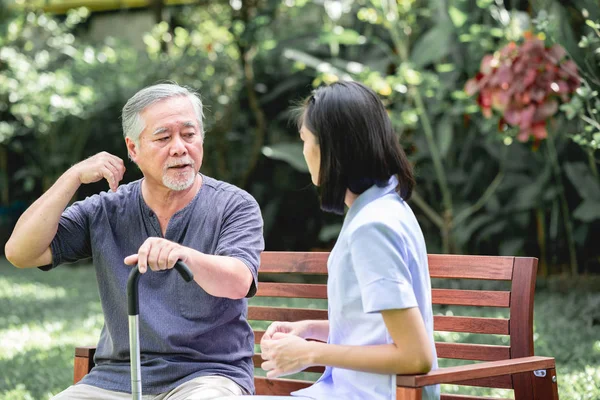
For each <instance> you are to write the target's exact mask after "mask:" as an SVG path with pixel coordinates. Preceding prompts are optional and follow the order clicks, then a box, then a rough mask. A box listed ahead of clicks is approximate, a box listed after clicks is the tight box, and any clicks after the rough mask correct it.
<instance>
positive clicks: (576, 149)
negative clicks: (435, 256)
mask: <svg viewBox="0 0 600 400" xmlns="http://www.w3.org/2000/svg"><path fill="white" fill-rule="evenodd" d="M527 33H532V34H535V35H536V37H539V38H542V39H543V40H544V42H545V44H546V46H548V47H550V46H553V45H559V46H561V47H562V48H564V50H565V51H566V57H567V58H568V59H570V60H573V61H574V62H575V64H576V65H577V70H578V74H579V76H580V78H581V85H580V87H579V89H577V91H576V92H575V93H573V94H572V95H570V96H569V98H568V99H563V100H562V101H561V106H560V109H559V110H557V112H555V113H554V114H553V115H552V116H551V117H549V118H548V119H547V121H546V128H547V132H548V139H543V138H531V139H529V140H528V141H526V142H521V141H519V140H517V136H518V133H519V132H518V131H519V129H518V127H512V126H508V125H507V124H506V123H505V120H504V118H503V115H502V113H498V112H495V113H494V114H493V115H492V116H491V117H490V118H487V117H486V116H484V115H483V113H482V108H481V101H479V102H478V101H477V98H476V97H475V96H469V95H467V93H466V91H465V84H466V83H467V81H468V80H469V79H471V78H474V77H477V76H478V72H480V65H481V64H482V59H483V58H484V56H485V55H488V54H494V53H495V52H497V51H498V50H499V49H501V48H502V47H504V46H505V45H506V44H508V43H511V42H515V43H521V42H522V41H523V38H524V37H525V36H526V34H527ZM347 78H351V79H354V80H359V81H362V82H364V83H365V84H367V85H369V86H370V87H372V88H373V89H374V90H375V91H376V92H377V93H379V94H380V96H381V98H382V100H383V101H384V103H385V105H386V107H387V108H388V110H389V115H390V117H391V119H392V121H393V124H394V126H395V128H396V131H397V133H398V136H399V139H400V140H401V143H402V145H403V146H404V148H405V149H406V151H407V154H408V155H409V157H410V159H411V161H412V162H413V164H414V165H415V171H416V174H417V191H416V193H415V195H414V198H413V200H411V206H412V208H413V210H414V211H415V213H416V214H417V217H418V218H419V222H420V224H421V226H422V228H423V231H424V234H425V237H426V240H427V245H428V251H429V252H430V253H466V254H491V255H496V254H499V255H523V256H534V257H538V258H539V260H540V263H539V276H540V279H541V281H540V282H555V283H554V285H555V286H553V287H554V288H555V289H556V288H560V287H565V288H569V289H570V290H573V291H577V290H581V294H580V295H579V297H577V296H578V295H577V294H572V295H566V294H565V296H567V299H566V300H565V301H564V302H562V303H561V301H562V300H559V303H560V306H561V307H571V308H570V309H568V310H564V309H563V311H564V312H565V313H566V315H567V316H566V317H565V318H567V321H571V322H569V323H567V322H565V323H564V326H568V325H569V324H570V323H572V324H574V325H572V326H573V327H580V328H578V329H576V330H570V332H573V335H574V336H569V337H568V341H563V342H561V343H564V346H563V347H561V346H558V345H556V347H552V345H551V344H549V345H548V347H547V348H546V349H550V350H549V351H548V352H545V355H551V356H556V357H557V358H558V360H559V365H560V363H561V362H564V363H565V364H563V368H567V367H568V368H570V371H571V372H570V373H571V375H569V376H571V377H573V378H572V379H573V380H574V382H575V381H576V383H573V384H572V385H571V386H569V389H565V385H562V387H561V391H562V392H561V393H562V394H563V395H564V396H566V398H568V399H571V398H573V399H577V398H582V399H583V398H585V399H599V398H600V391H599V390H598V389H597V386H598V385H599V382H600V377H599V374H600V368H599V367H598V364H599V363H600V360H599V359H600V344H599V343H600V342H599V340H598V339H599V338H600V318H598V316H597V314H596V316H595V317H594V316H593V315H591V314H590V313H589V311H590V310H593V309H595V310H597V309H598V297H597V296H595V295H593V294H592V293H593V292H594V289H590V290H588V289H585V290H583V289H581V288H582V286H584V285H587V287H592V288H596V289H597V288H598V286H594V285H593V284H592V285H588V284H589V283H590V282H595V280H594V277H596V279H597V276H598V273H599V272H600V246H598V245H595V243H597V242H596V240H597V239H594V237H597V236H598V233H599V230H600V178H599V175H598V162H599V159H598V148H599V147H600V115H599V113H600V97H599V96H598V90H599V89H600V5H599V3H598V0H569V1H566V0H530V1H527V0H504V1H503V0H315V1H308V0H283V1H281V0H0V243H4V242H5V240H6V239H7V237H8V236H9V235H10V232H11V231H12V228H13V226H14V223H15V222H16V219H17V218H18V216H19V215H20V213H21V212H22V211H23V210H24V209H25V208H26V207H27V206H28V205H29V204H30V203H31V202H32V201H33V200H34V199H36V198H37V197H38V196H39V195H40V194H41V193H43V192H44V191H45V190H46V189H47V188H48V187H49V186H50V185H51V184H52V183H53V182H54V180H55V179H56V178H57V177H58V176H59V175H60V174H61V173H62V172H64V171H65V170H66V169H67V168H68V167H69V166H71V165H72V164H74V163H76V162H77V161H79V160H81V159H83V158H86V157H88V156H90V155H92V154H95V153H97V152H99V151H108V152H110V153H113V154H115V155H118V156H120V157H121V158H123V159H124V160H127V154H126V149H125V146H124V141H123V138H122V131H121V125H120V119H119V114H120V109H121V108H122V106H123V105H124V103H125V102H126V100H127V99H128V98H129V97H130V96H131V95H133V93H135V92H136V91H137V90H139V89H140V88H142V87H144V86H146V85H150V84H153V83H157V82H160V81H165V80H172V81H176V82H178V83H180V84H184V85H188V86H190V87H192V88H194V89H197V90H198V91H199V92H200V93H201V95H202V98H203V101H204V103H205V105H206V122H205V126H206V130H207V136H206V143H205V158H204V165H203V167H202V171H203V172H204V173H205V174H207V175H210V176H213V177H215V178H218V179H221V180H225V181H229V182H231V183H233V184H236V185H238V186H240V187H242V188H244V189H246V190H247V191H249V192H250V193H251V194H252V195H253V196H254V197H255V198H256V199H257V201H258V202H259V204H260V206H261V209H262V213H263V217H264V221H265V239H266V246H267V249H268V250H314V249H330V248H331V246H332V245H333V243H334V241H335V237H336V236H337V233H338V232H339V229H340V227H341V222H342V218H341V217H339V216H333V215H327V214H324V213H323V212H321V211H320V210H319V207H318V193H317V191H316V190H315V188H313V187H312V185H311V183H310V179H309V176H308V174H307V168H306V166H305V164H304V161H303V158H302V152H301V145H300V142H299V140H298V133H297V129H296V126H295V124H294V123H293V122H290V113H289V110H290V106H291V105H293V104H295V103H296V102H298V101H299V100H301V99H302V98H303V97H305V96H307V95H308V94H310V92H311V90H312V89H313V88H314V87H316V86H318V85H320V84H323V83H329V82H333V81H335V80H338V79H347ZM511 84H512V85H514V86H515V87H519V85H524V83H523V82H521V81H518V80H517V81H515V82H511ZM127 167H128V170H127V173H126V176H125V179H124V180H125V181H126V182H129V181H131V180H133V179H137V178H139V177H140V173H139V171H138V170H137V168H136V167H135V165H133V164H132V163H131V162H127ZM106 188H107V187H106V185H105V183H102V182H101V183H98V184H93V185H87V186H84V187H82V188H81V189H80V190H79V192H78V193H77V196H76V199H82V198H85V197H86V196H88V195H90V194H93V193H97V192H98V191H101V190H106ZM74 200H75V199H74ZM6 268H8V266H5V265H4V264H3V265H2V269H0V278H1V279H0V305H1V306H2V307H1V308H0V309H1V310H2V311H0V317H1V318H4V319H6V321H8V322H6V321H5V322H4V323H2V326H0V329H2V330H3V333H0V336H1V337H3V339H2V343H3V345H2V347H1V348H0V391H1V390H8V392H6V393H8V394H6V395H5V397H4V398H5V399H9V398H10V399H29V398H35V399H38V398H45V397H44V396H45V394H44V393H46V392H44V391H40V390H41V389H40V388H44V387H46V388H47V389H45V390H47V391H50V390H54V389H57V388H58V387H59V386H61V385H62V386H64V385H65V384H68V379H67V378H66V376H67V375H69V374H70V371H68V370H67V371H62V370H61V372H60V374H63V375H64V376H63V375H61V376H62V378H61V379H62V380H61V381H60V383H56V384H53V385H50V386H48V385H45V382H47V380H48V379H50V378H49V377H48V376H45V375H43V374H42V375H41V376H42V378H40V377H39V376H35V377H34V376H30V377H29V378H26V377H25V376H29V375H30V371H33V370H32V369H30V368H33V367H28V366H24V365H25V364H26V363H30V362H32V360H36V359H38V358H39V357H45V359H44V361H43V363H42V364H47V365H48V367H49V368H50V370H49V371H48V372H47V374H48V375H54V374H55V373H58V369H56V370H52V365H53V364H55V363H60V362H63V364H62V366H63V367H65V368H67V366H68V365H70V364H69V363H70V357H71V355H72V351H71V350H69V351H66V353H69V354H67V355H64V354H63V353H62V350H64V347H60V348H58V349H57V348H55V347H52V349H47V350H48V351H47V352H42V353H41V354H40V353H39V352H38V350H40V349H39V348H36V349H35V350H32V349H27V348H22V347H19V346H21V345H17V344H16V343H17V342H18V341H17V340H16V339H15V340H8V339H6V338H7V337H13V336H14V337H15V338H21V337H23V335H24V334H25V333H24V331H23V330H26V331H27V334H28V335H32V336H35V337H39V336H38V335H42V332H43V331H47V330H50V331H52V329H54V328H52V326H55V325H53V323H50V325H48V326H46V325H47V324H46V323H43V324H41V322H40V323H38V324H34V325H31V324H30V323H29V322H28V321H25V320H22V319H21V318H25V317H24V316H23V314H22V313H21V314H18V313H17V311H19V310H21V309H20V308H18V307H15V306H14V304H15V303H14V302H15V301H16V300H15V299H16V298H21V297H19V296H22V298H23V299H31V298H32V297H31V296H30V295H28V294H27V290H30V291H32V292H36V297H33V298H35V299H36V301H35V302H31V307H33V308H32V309H35V307H37V310H38V311H37V312H38V313H44V312H45V311H44V310H49V309H50V308H52V307H55V305H54V304H51V305H52V307H49V306H48V304H47V303H45V301H46V300H44V299H43V298H38V296H42V297H43V296H44V295H43V293H46V292H44V290H41V289H40V290H39V291H38V290H37V289H35V290H34V289H32V287H30V286H29V284H27V283H26V282H27V278H25V276H28V275H22V277H20V278H19V277H18V276H19V275H17V274H14V275H12V274H13V272H10V273H9V272H5V270H6ZM76 270H77V269H73V271H74V272H72V273H73V274H85V273H86V272H81V271H76ZM75 271H76V272H75ZM46 275H48V277H47V278H41V277H38V278H36V279H48V280H49V281H48V282H41V281H40V282H39V284H40V285H42V286H41V287H42V288H43V287H46V285H50V286H52V287H54V286H53V285H55V284H56V288H55V289H56V290H59V291H61V290H62V292H61V293H63V294H64V293H67V292H68V291H71V290H76V289H77V287H73V288H70V287H67V286H64V287H63V286H62V285H63V282H65V280H64V278H63V280H62V281H61V280H60V279H59V278H56V277H51V276H52V275H54V274H46ZM36 276H37V275H36ZM15 279H16V280H17V281H18V282H20V283H19V285H21V284H22V285H24V286H23V288H22V289H14V288H13V284H14V282H13V280H15ZM54 279H58V280H56V281H54ZM36 282H37V281H36ZM52 282H56V283H55V284H54V283H52ZM69 282H71V280H70V278H69ZM73 282H74V281H73ZM32 284H33V283H32ZM2 285H4V286H2ZM540 285H541V293H539V294H538V301H539V298H540V297H541V298H542V299H546V300H545V303H544V304H547V306H540V307H542V309H543V310H547V311H543V312H542V313H543V316H542V317H541V319H540V318H539V309H538V308H536V312H538V314H537V315H538V316H536V328H537V327H538V324H539V323H542V324H548V323H549V322H548V321H551V322H557V321H558V320H557V319H556V317H557V315H559V309H558V308H557V307H556V306H557V299H563V298H562V297H560V295H558V294H557V293H558V292H556V291H552V290H550V289H548V286H547V285H546V286H544V285H545V284H540ZM17 287H21V286H17ZM28 288H29V289H28ZM61 288H62V289H61ZM14 290H18V291H19V293H21V294H19V296H17V297H16V298H15V297H14V296H15V294H14ZM53 290H54V289H53ZM84 292H85V290H84ZM48 293H50V292H48ZM52 293H54V291H53V292H52ZM57 293H58V292H57ZM585 293H589V295H588V294H585ZM56 296H58V295H57V294H56V293H55V294H53V295H52V296H51V297H52V298H55V297H56ZM61 296H63V295H60V296H58V297H61ZM568 296H571V297H568ZM38 300H39V302H38ZM563 300H564V299H563ZM29 301H30V300H29ZM93 304H95V303H93V302H92V303H90V305H89V307H91V308H92V309H93V308H94V307H98V305H93ZM58 306H60V307H63V308H64V309H63V311H61V312H62V313H63V314H62V317H60V318H58V317H57V318H50V320H54V319H57V320H60V321H61V322H60V323H59V322H56V324H58V325H60V327H59V328H57V331H61V329H63V328H62V326H63V325H64V326H70V325H71V324H74V325H77V326H76V329H75V331H74V332H72V334H73V335H74V336H73V337H70V338H69V339H64V340H65V343H66V342H68V343H67V344H61V345H60V346H72V345H74V343H75V342H77V343H78V344H83V343H81V340H79V339H80V338H81V337H80V336H78V335H79V334H80V329H84V328H81V327H82V326H86V327H87V326H89V327H93V328H94V329H95V328H96V327H97V326H98V325H97V324H98V323H101V322H99V321H98V320H97V318H98V317H97V314H98V313H99V312H100V310H98V309H93V310H92V309H89V310H88V309H86V310H83V311H82V312H81V316H80V318H83V320H81V321H80V320H78V321H71V320H70V319H69V318H70V317H69V315H70V313H71V311H72V310H71V308H70V307H80V306H81V307H83V305H81V304H72V303H65V304H58V303H57V304H56V307H58ZM536 307H538V303H536ZM594 307H595V308H594ZM7 310H10V311H7ZM583 310H587V311H588V312H587V314H585V315H582V313H583ZM19 312H20V311H19ZM23 312H25V311H23ZM28 312H29V311H28ZM32 312H33V311H32ZM49 312H51V313H54V312H58V311H49ZM73 312H74V311H73ZM94 313H95V314H94ZM42 315H45V314H42ZM84 316H85V317H84ZM580 317H581V318H585V321H586V322H585V324H587V325H584V326H586V327H587V328H586V329H587V330H586V329H583V328H581V326H580V325H577V324H576V323H575V322H573V321H575V320H577V318H580ZM33 320H38V318H33ZM540 321H541V322H540ZM38 322H39V320H38ZM557 323H558V322H557ZM61 324H62V325H61ZM58 325H56V326H58ZM547 329H548V330H549V331H552V330H558V329H559V327H558V326H550V327H547ZM560 329H562V328H560ZM30 330H31V331H30ZM36 330H39V331H40V332H39V333H36V332H37V331H36ZM34 331H35V332H34ZM78 332H79V333H78ZM592 332H593V334H592ZM579 334H581V335H585V339H584V338H582V337H579V336H577V335H579ZM7 335H8V336H7ZM11 335H12V336H11ZM44 335H45V334H44ZM594 335H595V338H594ZM57 337H58V336H57ZM60 337H62V336H60ZM93 337H94V338H95V336H93ZM84 341H85V340H84ZM89 342H90V341H89V340H88V341H87V343H86V344H89ZM93 342H95V339H94V340H93ZM546 342H547V343H552V342H553V338H551V336H548V337H547V338H546V339H545V340H544V343H546ZM536 343H540V342H536ZM554 343H556V341H554ZM568 343H577V344H578V345H579V344H581V346H583V347H582V348H585V349H586V350H582V351H578V352H571V350H572V349H571V348H570V347H569V346H570V345H569V344H568ZM536 346H537V344H536ZM71 349H72V347H71ZM536 349H537V347H536ZM42 350H43V349H42ZM567 352H569V354H570V355H567ZM561 354H563V355H564V356H563V355H561ZM59 359H60V360H62V361H60V362H59V361H58V360H59ZM576 360H578V361H576ZM67 361H68V363H67ZM15 363H16V364H15ZM15 365H17V367H14V366H15ZM586 365H587V367H588V369H586V367H585V366H586ZM9 366H10V367H9ZM21 367H22V368H24V371H26V373H25V374H24V375H18V371H19V369H20V368H21ZM14 368H16V369H14ZM574 371H577V372H574ZM563 372H565V371H564V370H563ZM559 377H560V375H559ZM569 379H571V378H569ZM32 382H33V383H32ZM35 382H37V383H35ZM561 383H562V381H561ZM17 384H21V385H20V386H17ZM31 385H33V386H31ZM578 385H579V386H578ZM586 385H588V386H589V388H592V387H595V389H594V390H595V391H591V389H589V388H588V389H589V391H588V390H587V389H584V388H587V387H588V386H586ZM559 386H560V385H559ZM32 387H33V388H34V389H32ZM566 390H571V392H566ZM567 393H573V394H572V395H568V394H567ZM575 393H579V395H580V396H581V397H577V396H578V395H576V394H575ZM584 393H592V394H590V395H587V394H584ZM27 396H29V397H27ZM584 396H588V397H584ZM0 398H1V397H0Z"/></svg>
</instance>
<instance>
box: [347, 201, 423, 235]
mask: <svg viewBox="0 0 600 400" xmlns="http://www.w3.org/2000/svg"><path fill="white" fill-rule="evenodd" d="M415 229H417V230H420V227H419V225H418V222H417V220H416V218H415V216H414V214H413V212H412V210H411V208H410V207H409V205H408V204H407V203H406V202H405V201H404V200H402V199H401V198H400V197H399V196H398V195H387V196H383V197H380V198H378V199H376V200H373V201H371V202H370V203H369V204H366V205H365V206H364V207H363V208H362V209H361V210H360V211H359V212H358V213H357V214H356V215H355V216H354V217H353V218H352V220H351V221H350V224H349V226H348V234H350V235H354V234H357V233H358V234H363V233H365V232H369V231H373V232H378V231H379V232H381V231H386V232H388V234H390V235H394V236H405V234H406V233H408V232H410V231H413V230H415ZM411 236H412V235H411Z"/></svg>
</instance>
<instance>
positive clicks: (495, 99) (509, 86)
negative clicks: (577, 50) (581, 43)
mask: <svg viewBox="0 0 600 400" xmlns="http://www.w3.org/2000/svg"><path fill="white" fill-rule="evenodd" d="M565 55H566V51H565V49H564V48H563V47H562V46H560V45H558V44H555V45H553V46H552V47H546V46H545V45H544V41H543V40H542V39H541V38H540V37H538V36H535V35H533V34H531V33H526V34H525V38H524V40H523V42H522V43H521V44H517V43H515V42H510V43H509V44H507V45H506V46H504V47H503V48H502V49H501V50H499V51H497V52H495V53H494V54H488V55H486V56H484V57H483V59H482V60H481V68H480V70H479V73H478V74H477V75H476V76H475V77H474V78H472V79H469V80H468V81H467V83H466V85H465V91H466V92H467V94H468V95H474V94H475V93H479V96H478V98H477V103H478V104H479V106H480V107H481V110H482V113H483V115H484V116H485V117H487V118H491V117H492V115H493V111H496V112H498V113H499V114H500V116H501V119H500V126H503V125H505V124H508V125H509V126H512V127H515V128H518V134H517V140H519V141H521V142H526V141H528V140H529V138H530V137H533V138H534V139H535V140H536V141H540V140H543V139H546V138H547V136H548V131H547V128H546V123H547V121H548V119H549V118H550V117H552V116H553V115H554V114H556V112H557V111H558V108H559V103H561V102H562V103H567V102H569V101H570V99H571V95H572V94H573V93H574V92H575V90H576V89H577V88H578V87H579V86H580V84H581V80H580V77H579V72H578V71H577V65H576V64H575V63H574V62H573V61H572V60H569V59H566V58H565Z"/></svg>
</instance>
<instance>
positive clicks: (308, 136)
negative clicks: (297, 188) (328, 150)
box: [300, 124, 321, 186]
mask: <svg viewBox="0 0 600 400" xmlns="http://www.w3.org/2000/svg"><path fill="white" fill-rule="evenodd" d="M300 139H302V142H304V148H303V150H302V154H304V159H305V160H306V164H307V165H308V171H309V172H310V177H311V179H312V183H313V184H314V185H315V186H319V169H320V165H321V148H320V147H319V143H317V137H316V136H315V135H314V134H313V133H312V132H311V131H309V130H308V129H307V128H306V127H305V126H304V124H302V128H300Z"/></svg>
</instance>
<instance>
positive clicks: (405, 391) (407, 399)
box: [396, 387, 423, 400]
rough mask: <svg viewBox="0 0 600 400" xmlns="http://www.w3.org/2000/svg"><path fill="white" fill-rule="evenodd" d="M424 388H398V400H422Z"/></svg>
mask: <svg viewBox="0 0 600 400" xmlns="http://www.w3.org/2000/svg"><path fill="white" fill-rule="evenodd" d="M422 398H423V388H403V387H399V388H396V400H421V399H422Z"/></svg>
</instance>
